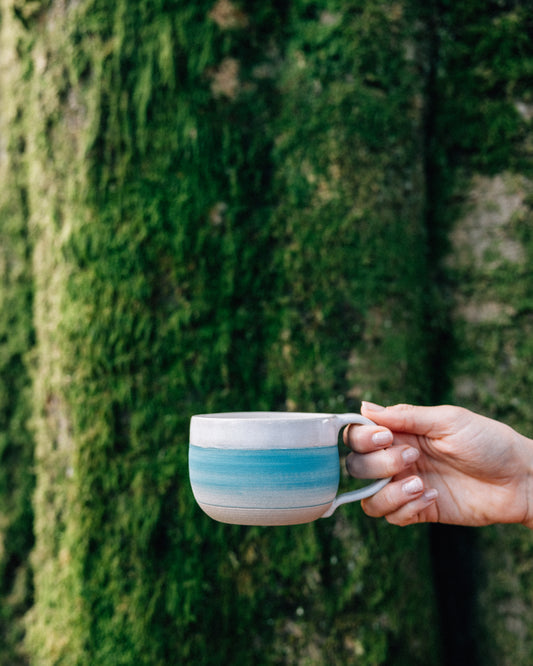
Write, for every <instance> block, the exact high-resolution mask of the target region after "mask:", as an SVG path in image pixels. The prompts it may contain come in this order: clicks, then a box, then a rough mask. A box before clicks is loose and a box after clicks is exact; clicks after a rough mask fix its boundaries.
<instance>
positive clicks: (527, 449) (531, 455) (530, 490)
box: [520, 435, 533, 529]
mask: <svg viewBox="0 0 533 666" xmlns="http://www.w3.org/2000/svg"><path fill="white" fill-rule="evenodd" d="M520 438H521V440H522V441H521V444H522V447H521V448H522V455H523V463H524V467H523V473H524V475H523V479H522V483H523V494H524V495H523V496H524V502H525V507H526V510H525V515H524V519H523V520H522V525H525V526H526V527H528V528H529V529H533V439H529V438H528V437H524V436H523V435H520Z"/></svg>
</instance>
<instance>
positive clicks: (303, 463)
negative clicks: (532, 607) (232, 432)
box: [189, 445, 340, 509]
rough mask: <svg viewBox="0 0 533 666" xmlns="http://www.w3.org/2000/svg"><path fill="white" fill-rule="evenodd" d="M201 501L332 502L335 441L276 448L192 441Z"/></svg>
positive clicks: (268, 505) (236, 504)
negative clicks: (209, 445) (223, 446)
mask: <svg viewBox="0 0 533 666" xmlns="http://www.w3.org/2000/svg"><path fill="white" fill-rule="evenodd" d="M189 476H190V480H191V486H192V489H193V493H194V495H195V497H196V499H197V500H201V501H202V503H204V504H208V505H211V506H223V507H232V508H246V509H252V508H261V509H289V508H290V509H292V508H304V507H311V506H322V505H325V504H329V503H331V502H332V501H333V500H334V498H335V495H336V494H337V489H338V486H339V477H340V471H339V453H338V448H337V446H336V445H335V446H327V447H320V448H318V447H312V448H300V449H278V450H275V449H273V450H246V449H244V450H243V449H238V450H237V449H218V448H204V447H200V446H194V445H191V446H190V449H189Z"/></svg>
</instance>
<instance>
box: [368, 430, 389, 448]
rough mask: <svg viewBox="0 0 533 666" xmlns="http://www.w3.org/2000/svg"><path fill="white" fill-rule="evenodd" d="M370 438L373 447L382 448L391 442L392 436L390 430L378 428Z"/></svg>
mask: <svg viewBox="0 0 533 666" xmlns="http://www.w3.org/2000/svg"><path fill="white" fill-rule="evenodd" d="M371 439H372V444H374V446H375V447H377V448H384V447H386V446H390V445H391V444H392V440H393V436H392V432H391V431H390V430H378V431H377V432H375V433H374V434H373V435H372V438H371Z"/></svg>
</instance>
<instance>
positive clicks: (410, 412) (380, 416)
mask: <svg viewBox="0 0 533 666" xmlns="http://www.w3.org/2000/svg"><path fill="white" fill-rule="evenodd" d="M462 411H463V410H462V409H461V408H460V407H451V406H449V405H440V406H438V407H419V406H416V405H403V404H402V405H393V406H391V407H381V406H380V405H375V404H374V403H371V402H363V403H362V405H361V414H363V416H366V417H367V418H369V419H372V421H374V422H375V423H377V424H378V425H382V426H385V427H387V428H389V429H390V430H394V431H396V432H409V433H412V434H414V435H425V436H428V437H443V436H445V435H449V434H451V433H452V431H455V430H457V421H458V420H459V419H460V416H461V412H462Z"/></svg>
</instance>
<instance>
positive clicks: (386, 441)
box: [342, 424, 393, 453]
mask: <svg viewBox="0 0 533 666" xmlns="http://www.w3.org/2000/svg"><path fill="white" fill-rule="evenodd" d="M342 438H343V440H344V443H345V444H346V446H349V447H350V448H351V449H352V451H355V452H356V453H369V452H370V451H377V450H378V449H383V448H385V447H387V446H390V445H391V444H392V439H393V437H392V432H391V431H390V430H389V429H388V428H384V427H382V426H374V425H356V424H352V425H349V426H347V427H346V428H344V432H343V433H342Z"/></svg>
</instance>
